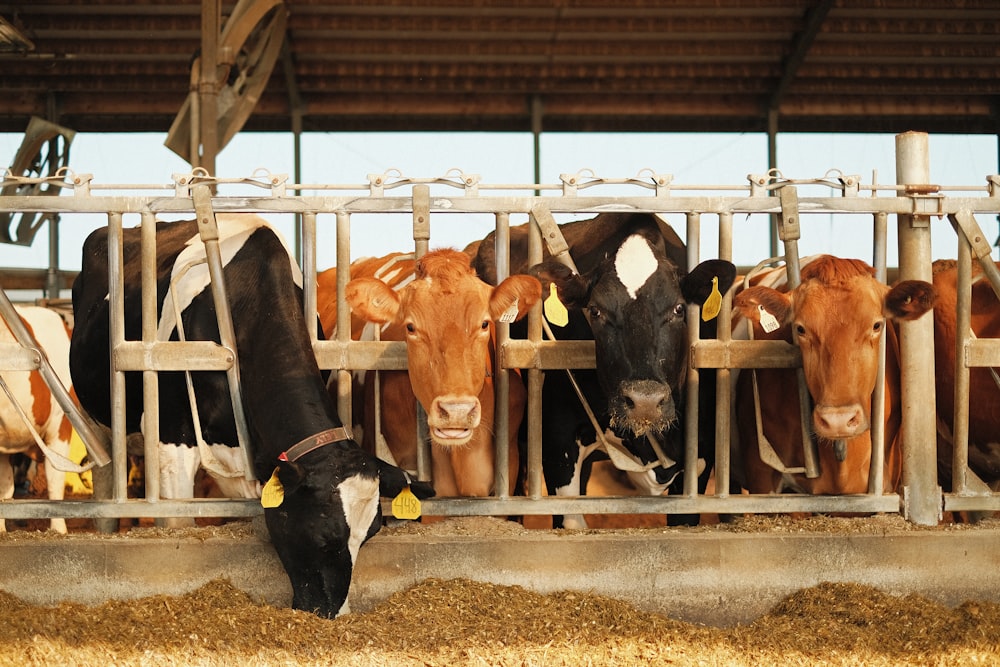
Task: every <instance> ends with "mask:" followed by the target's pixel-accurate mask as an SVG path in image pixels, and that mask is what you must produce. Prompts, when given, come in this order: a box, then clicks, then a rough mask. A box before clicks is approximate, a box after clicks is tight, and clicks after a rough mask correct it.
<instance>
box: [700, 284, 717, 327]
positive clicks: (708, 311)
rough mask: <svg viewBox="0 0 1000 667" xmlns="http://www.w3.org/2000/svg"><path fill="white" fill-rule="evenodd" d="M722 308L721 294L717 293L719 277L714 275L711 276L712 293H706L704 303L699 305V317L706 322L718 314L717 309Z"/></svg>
mask: <svg viewBox="0 0 1000 667" xmlns="http://www.w3.org/2000/svg"><path fill="white" fill-rule="evenodd" d="M721 309H722V295H721V294H719V277H718V276H715V277H713V278H712V293H711V294H709V295H708V298H707V299H705V303H704V304H702V306H701V319H702V321H703V322H708V321H709V320H713V319H715V318H716V317H718V315H719V310H721Z"/></svg>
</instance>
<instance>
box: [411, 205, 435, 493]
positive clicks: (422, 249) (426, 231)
mask: <svg viewBox="0 0 1000 667" xmlns="http://www.w3.org/2000/svg"><path fill="white" fill-rule="evenodd" d="M430 238H431V195H430V188H429V187H428V186H426V185H414V186H413V254H414V257H416V258H417V259H418V260H419V259H420V258H421V257H423V256H424V254H425V253H426V252H427V246H428V244H429V242H430ZM416 410H417V432H416V436H415V437H416V438H417V478H418V479H420V480H423V481H428V480H430V479H431V439H430V431H429V429H428V426H427V413H426V412H425V411H424V406H422V405H420V402H419V401H418V402H417V405H416Z"/></svg>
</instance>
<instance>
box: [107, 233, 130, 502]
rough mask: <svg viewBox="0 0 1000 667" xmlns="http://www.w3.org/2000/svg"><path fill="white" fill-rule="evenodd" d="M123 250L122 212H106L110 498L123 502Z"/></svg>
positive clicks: (125, 474)
mask: <svg viewBox="0 0 1000 667" xmlns="http://www.w3.org/2000/svg"><path fill="white" fill-rule="evenodd" d="M124 266H125V259H124V251H123V249H122V214H121V213H109V214H108V276H109V278H110V279H109V283H110V284H109V286H108V289H109V294H108V299H109V301H110V308H109V309H108V310H109V312H110V316H111V325H110V331H111V336H110V338H111V364H112V368H111V399H112V401H111V467H112V473H111V474H112V480H113V484H114V486H113V487H112V493H111V498H112V500H114V501H115V502H122V501H124V500H125V499H126V498H127V497H128V492H127V480H128V458H127V452H126V438H127V436H128V433H127V432H126V428H125V372H124V371H120V370H118V369H116V368H114V360H115V350H116V349H117V348H118V347H120V346H121V345H122V344H123V343H124V342H125V276H124V271H123V269H124Z"/></svg>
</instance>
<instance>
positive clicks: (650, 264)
mask: <svg viewBox="0 0 1000 667" xmlns="http://www.w3.org/2000/svg"><path fill="white" fill-rule="evenodd" d="M686 310H687V304H686V302H685V301H684V297H683V296H682V294H681V288H680V283H679V280H678V276H677V270H676V268H675V267H674V266H673V265H672V264H671V263H670V262H669V261H667V260H665V259H662V258H658V257H657V256H656V255H655V254H654V252H653V248H652V247H651V245H650V243H649V241H648V240H647V239H646V238H645V237H643V236H641V235H638V234H637V235H633V236H630V237H628V238H627V239H626V240H625V241H624V242H623V243H622V244H621V246H619V248H618V251H617V252H616V253H615V255H614V256H613V257H609V258H608V261H607V262H606V263H605V265H604V267H603V268H602V275H601V276H600V277H599V278H598V279H597V282H596V283H595V284H594V287H593V289H592V290H591V292H590V300H589V302H588V304H587V306H586V308H585V309H584V313H585V315H586V317H587V320H588V321H589V322H590V326H591V330H592V331H593V334H594V341H595V355H596V362H597V375H598V379H599V381H600V383H601V388H602V390H603V391H604V393H605V395H606V396H607V397H608V406H609V411H610V416H611V425H612V427H614V428H615V429H616V430H620V431H621V432H629V433H632V434H634V435H643V434H645V433H650V432H651V433H660V432H662V431H664V430H667V429H668V428H670V427H671V426H672V425H673V424H674V423H675V422H676V420H677V414H678V408H677V405H676V404H675V400H676V397H677V395H678V392H679V391H680V388H681V386H682V384H683V380H684V361H685V359H686V355H687V326H686V318H685V315H686Z"/></svg>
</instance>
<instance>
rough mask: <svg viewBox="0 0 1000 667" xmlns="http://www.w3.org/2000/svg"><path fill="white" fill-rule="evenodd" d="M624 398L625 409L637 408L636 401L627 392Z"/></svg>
mask: <svg viewBox="0 0 1000 667" xmlns="http://www.w3.org/2000/svg"><path fill="white" fill-rule="evenodd" d="M622 398H623V399H624V403H625V409H626V410H634V409H635V401H633V400H632V397H631V396H629V395H628V394H626V395H625V396H623V397H622Z"/></svg>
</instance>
